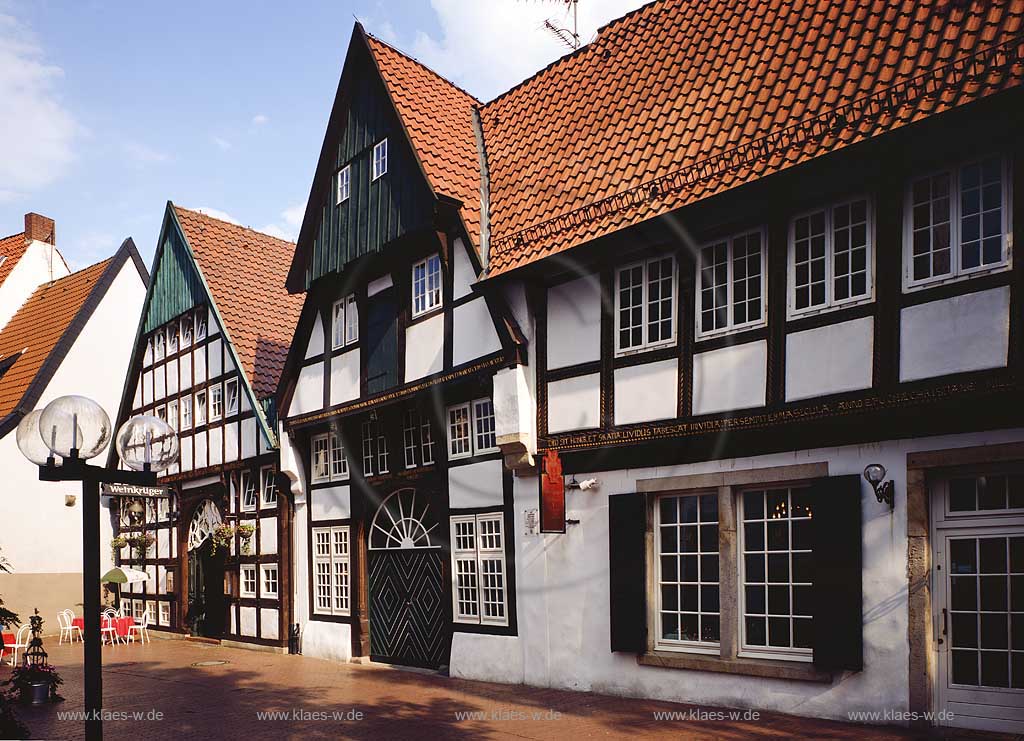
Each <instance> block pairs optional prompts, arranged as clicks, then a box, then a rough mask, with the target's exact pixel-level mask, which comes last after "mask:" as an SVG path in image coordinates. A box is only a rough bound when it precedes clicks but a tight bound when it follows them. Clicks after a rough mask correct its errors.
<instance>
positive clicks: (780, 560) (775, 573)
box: [768, 553, 789, 582]
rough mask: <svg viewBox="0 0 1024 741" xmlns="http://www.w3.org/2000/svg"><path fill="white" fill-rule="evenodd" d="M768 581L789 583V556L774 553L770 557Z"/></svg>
mask: <svg viewBox="0 0 1024 741" xmlns="http://www.w3.org/2000/svg"><path fill="white" fill-rule="evenodd" d="M768 581H770V582H787V581H789V554H787V553H773V554H770V555H769V556H768Z"/></svg>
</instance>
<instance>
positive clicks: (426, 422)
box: [420, 415, 434, 466]
mask: <svg viewBox="0 0 1024 741" xmlns="http://www.w3.org/2000/svg"><path fill="white" fill-rule="evenodd" d="M420 462H421V463H423V465H424V466H429V465H430V464H431V463H433V462H434V433H433V431H432V429H431V427H430V417H429V416H428V415H423V418H422V419H421V421H420Z"/></svg>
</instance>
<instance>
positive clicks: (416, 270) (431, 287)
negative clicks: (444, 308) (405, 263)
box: [412, 255, 441, 317]
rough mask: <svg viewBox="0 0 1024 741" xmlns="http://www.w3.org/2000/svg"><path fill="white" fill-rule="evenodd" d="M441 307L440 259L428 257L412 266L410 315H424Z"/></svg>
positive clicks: (434, 256)
mask: <svg viewBox="0 0 1024 741" xmlns="http://www.w3.org/2000/svg"><path fill="white" fill-rule="evenodd" d="M440 305H441V258H440V257H439V256H438V255H430V257H427V258H425V259H423V260H420V261H419V262H418V263H416V264H415V265H413V266H412V315H413V316H414V317H416V316H419V315H420V314H426V313H427V312H428V311H432V310H434V309H436V308H437V307H439V306H440Z"/></svg>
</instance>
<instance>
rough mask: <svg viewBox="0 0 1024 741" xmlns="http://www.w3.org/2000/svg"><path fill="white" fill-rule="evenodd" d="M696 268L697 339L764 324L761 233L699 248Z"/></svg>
mask: <svg viewBox="0 0 1024 741" xmlns="http://www.w3.org/2000/svg"><path fill="white" fill-rule="evenodd" d="M698 269H699V276H700V280H699V283H700V286H699V290H698V291H697V334H698V336H700V337H707V336H710V335H713V334H723V333H725V332H729V331H732V330H737V329H746V328H749V327H757V326H761V325H763V324H764V323H765V250H764V234H763V232H761V231H760V230H758V231H752V232H746V233H744V234H738V235H736V236H733V237H730V238H728V239H724V240H721V241H719V242H715V243H713V244H709V245H707V246H705V247H703V248H701V251H700V260H699V266H698Z"/></svg>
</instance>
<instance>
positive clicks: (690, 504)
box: [678, 497, 697, 522]
mask: <svg viewBox="0 0 1024 741" xmlns="http://www.w3.org/2000/svg"><path fill="white" fill-rule="evenodd" d="M678 501H679V521H680V522H696V521H697V497H678Z"/></svg>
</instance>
